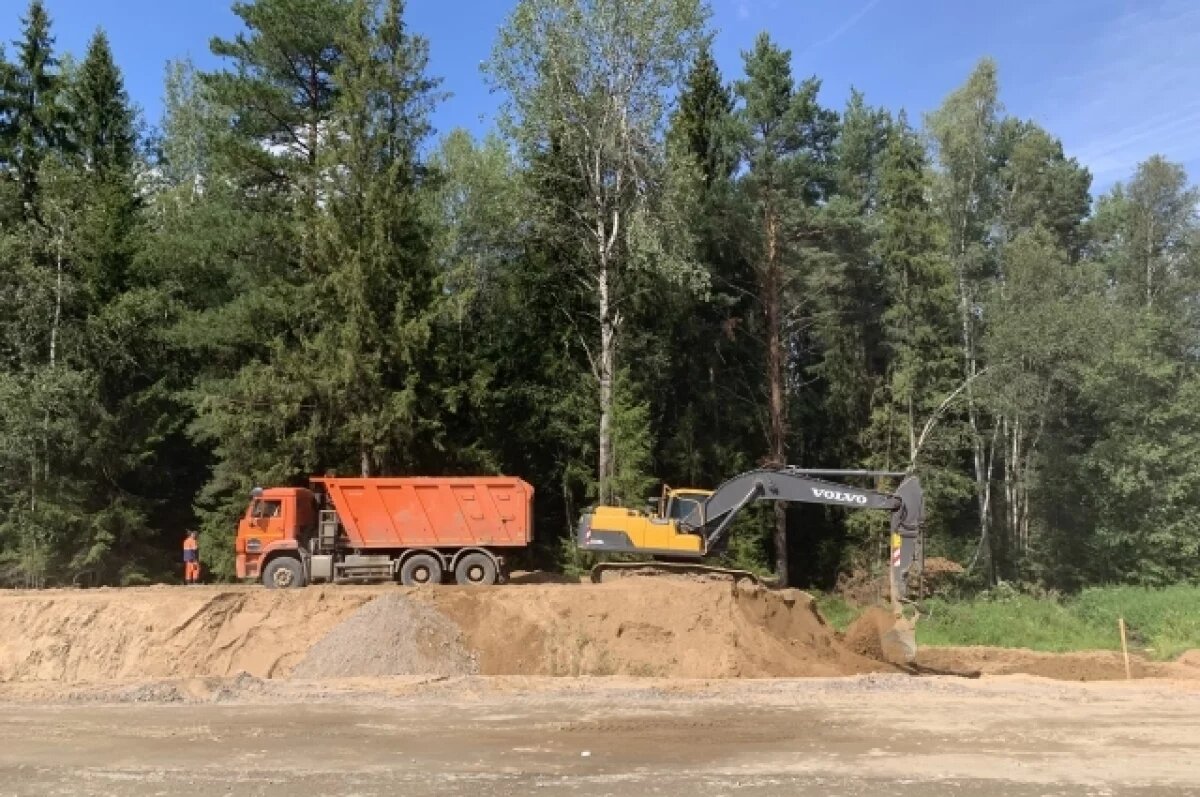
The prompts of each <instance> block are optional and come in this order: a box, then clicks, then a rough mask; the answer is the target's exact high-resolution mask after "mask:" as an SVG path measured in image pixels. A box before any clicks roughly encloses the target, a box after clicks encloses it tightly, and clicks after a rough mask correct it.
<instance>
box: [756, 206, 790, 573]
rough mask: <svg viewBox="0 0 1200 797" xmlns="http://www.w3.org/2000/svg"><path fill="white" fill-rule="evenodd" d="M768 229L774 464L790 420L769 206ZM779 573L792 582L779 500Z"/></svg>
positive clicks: (782, 455)
mask: <svg viewBox="0 0 1200 797" xmlns="http://www.w3.org/2000/svg"><path fill="white" fill-rule="evenodd" d="M764 222H765V226H766V233H767V262H766V264H765V269H764V273H763V297H762V298H763V306H764V309H765V311H766V316H767V374H768V376H767V379H768V384H769V390H770V425H771V428H770V431H769V435H768V448H769V449H770V459H771V462H772V464H774V465H778V466H782V465H785V464H786V463H787V449H786V440H787V423H786V405H785V402H784V384H783V381H784V380H783V371H784V368H783V365H784V362H783V360H784V357H783V334H782V330H781V329H780V303H781V296H780V294H781V293H782V288H783V286H782V283H783V279H782V274H781V268H780V263H779V259H780V253H779V219H778V218H777V217H776V215H775V210H774V208H773V207H771V206H770V205H768V206H767V209H766V213H765V218H764ZM775 575H776V577H777V578H778V580H779V583H780V585H781V586H786V585H787V583H788V549H787V511H786V509H785V508H784V506H783V504H782V503H780V502H776V503H775Z"/></svg>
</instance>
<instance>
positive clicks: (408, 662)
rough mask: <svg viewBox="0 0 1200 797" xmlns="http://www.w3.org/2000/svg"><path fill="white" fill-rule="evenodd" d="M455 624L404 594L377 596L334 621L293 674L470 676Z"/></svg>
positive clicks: (470, 658)
mask: <svg viewBox="0 0 1200 797" xmlns="http://www.w3.org/2000/svg"><path fill="white" fill-rule="evenodd" d="M478 670H479V666H478V663H477V662H476V660H475V657H474V655H472V654H471V653H470V652H468V651H467V650H466V649H465V648H464V647H463V644H462V634H461V632H460V631H459V630H458V627H457V626H456V625H455V624H454V623H453V622H451V621H450V620H449V619H447V618H446V616H445V615H443V614H442V613H441V612H439V611H438V610H437V609H434V608H432V607H431V606H428V605H426V604H424V603H421V602H419V601H414V600H412V599H411V598H410V597H408V596H407V595H400V594H393V595H382V596H380V597H378V598H376V599H375V600H373V601H371V602H370V603H368V604H367V605H365V606H363V607H362V608H361V609H359V610H358V611H356V612H355V613H354V614H352V615H350V616H349V617H347V618H346V619H345V620H343V621H342V622H341V623H339V624H338V625H337V626H336V627H334V629H333V630H332V631H330V632H329V633H328V634H326V635H325V637H324V638H323V639H322V640H321V641H320V642H318V643H317V644H315V645H313V646H312V648H311V649H310V650H309V651H308V653H307V654H306V655H305V656H304V658H303V659H301V660H300V662H299V663H298V664H297V665H296V666H295V667H294V668H293V669H292V672H291V677H293V678H309V679H320V678H344V677H362V676H375V677H381V676H395V675H472V674H474V673H476V672H478Z"/></svg>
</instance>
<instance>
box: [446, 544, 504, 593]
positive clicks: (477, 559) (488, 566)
mask: <svg viewBox="0 0 1200 797" xmlns="http://www.w3.org/2000/svg"><path fill="white" fill-rule="evenodd" d="M454 580H455V581H457V582H458V583H459V584H469V585H471V586H482V585H486V584H495V583H496V562H495V561H494V560H493V559H492V557H490V556H488V555H487V554H485V553H478V552H476V553H469V554H466V555H465V556H463V558H461V559H459V560H458V564H457V565H455V567H454Z"/></svg>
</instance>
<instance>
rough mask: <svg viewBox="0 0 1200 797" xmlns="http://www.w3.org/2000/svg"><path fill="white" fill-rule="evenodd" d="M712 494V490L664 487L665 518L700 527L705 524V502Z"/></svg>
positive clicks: (663, 514)
mask: <svg viewBox="0 0 1200 797" xmlns="http://www.w3.org/2000/svg"><path fill="white" fill-rule="evenodd" d="M711 496H712V490H695V489H690V488H680V489H674V490H673V489H671V488H670V487H665V486H664V487H663V505H664V507H665V508H664V509H663V512H662V516H663V518H665V519H667V520H674V521H676V522H677V523H681V522H683V521H685V520H686V521H688V523H687V525H689V526H691V527H692V528H699V527H700V526H703V525H704V502H705V501H707V500H708V499H709V497H711Z"/></svg>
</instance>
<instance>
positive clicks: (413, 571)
mask: <svg viewBox="0 0 1200 797" xmlns="http://www.w3.org/2000/svg"><path fill="white" fill-rule="evenodd" d="M400 583H401V584H403V585H404V586H406V587H423V586H425V585H426V584H440V583H442V563H441V562H439V561H438V560H437V557H434V556H430V555H429V554H427V553H419V554H417V555H416V556H410V557H409V558H407V559H405V560H404V564H402V565H400Z"/></svg>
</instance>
